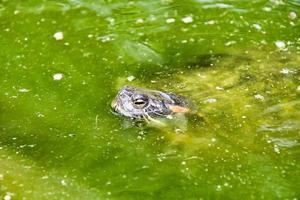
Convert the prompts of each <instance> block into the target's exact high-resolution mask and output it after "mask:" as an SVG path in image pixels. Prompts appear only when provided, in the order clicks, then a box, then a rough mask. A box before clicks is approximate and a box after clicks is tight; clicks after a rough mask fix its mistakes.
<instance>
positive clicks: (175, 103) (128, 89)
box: [111, 86, 189, 121]
mask: <svg viewBox="0 0 300 200" xmlns="http://www.w3.org/2000/svg"><path fill="white" fill-rule="evenodd" d="M111 106H112V109H113V110H114V111H115V112H116V113H118V114H120V115H123V116H126V117H130V118H132V119H145V120H146V121H148V120H151V119H153V118H168V117H172V116H173V115H174V114H176V113H186V112H188V111H189V108H188V104H187V102H186V100H185V99H184V98H183V97H181V96H178V95H175V94H172V93H166V92H161V91H156V90H149V89H143V88H137V87H133V86H125V87H123V88H121V89H120V90H119V92H118V94H117V96H116V97H115V99H114V100H113V102H112V104H111Z"/></svg>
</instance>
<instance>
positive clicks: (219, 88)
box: [216, 86, 224, 90]
mask: <svg viewBox="0 0 300 200" xmlns="http://www.w3.org/2000/svg"><path fill="white" fill-rule="evenodd" d="M216 90H224V88H222V87H220V86H217V87H216Z"/></svg>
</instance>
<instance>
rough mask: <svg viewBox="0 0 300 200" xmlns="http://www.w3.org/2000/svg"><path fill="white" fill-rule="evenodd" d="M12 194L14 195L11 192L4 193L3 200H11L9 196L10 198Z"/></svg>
mask: <svg viewBox="0 0 300 200" xmlns="http://www.w3.org/2000/svg"><path fill="white" fill-rule="evenodd" d="M13 195H14V194H13V193H11V192H7V193H6V194H5V196H4V198H3V200H11V198H12V196H13Z"/></svg>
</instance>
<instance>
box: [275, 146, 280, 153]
mask: <svg viewBox="0 0 300 200" xmlns="http://www.w3.org/2000/svg"><path fill="white" fill-rule="evenodd" d="M274 151H275V152H276V153H280V149H279V147H278V146H277V145H276V144H275V145H274Z"/></svg>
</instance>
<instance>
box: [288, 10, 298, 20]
mask: <svg viewBox="0 0 300 200" xmlns="http://www.w3.org/2000/svg"><path fill="white" fill-rule="evenodd" d="M289 18H290V19H291V20H294V19H296V18H297V14H296V13H295V12H290V13H289Z"/></svg>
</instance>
